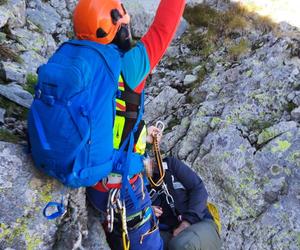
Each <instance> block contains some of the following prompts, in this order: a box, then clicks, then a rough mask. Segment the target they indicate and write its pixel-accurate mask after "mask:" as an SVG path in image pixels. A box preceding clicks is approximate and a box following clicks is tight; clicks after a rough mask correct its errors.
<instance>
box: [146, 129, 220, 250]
mask: <svg viewBox="0 0 300 250" xmlns="http://www.w3.org/2000/svg"><path fill="white" fill-rule="evenodd" d="M148 133H149V134H150V135H153V136H156V135H157V129H154V128H153V127H150V128H149V129H148ZM158 140H160V137H159V138H158ZM156 158H157V157H156ZM157 165H158V164H157V163H154V161H153V173H152V177H150V178H149V182H150V184H151V185H150V186H149V188H148V189H149V193H150V196H151V199H152V206H153V209H154V212H155V215H156V216H157V218H158V219H159V228H160V234H161V236H162V238H163V240H164V249H170V250H183V249H186V250H195V249H197V250H218V249H221V239H220V235H219V233H220V229H221V224H220V218H219V214H218V211H217V209H216V208H215V207H214V205H213V204H211V203H207V198H208V194H207V191H206V188H205V186H204V183H203V181H202V180H201V178H200V177H199V176H198V175H197V174H196V173H195V172H194V171H193V170H192V169H191V168H189V167H188V166H187V165H186V164H184V163H183V162H182V161H180V160H178V159H176V158H174V157H167V158H165V159H164V160H163V162H162V166H163V171H161V170H160V169H159V167H158V166H157ZM162 175H163V176H162ZM162 177H163V181H162V183H160V185H156V184H157V183H156V181H157V180H159V179H162Z"/></svg>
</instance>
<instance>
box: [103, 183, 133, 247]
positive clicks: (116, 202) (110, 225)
mask: <svg viewBox="0 0 300 250" xmlns="http://www.w3.org/2000/svg"><path fill="white" fill-rule="evenodd" d="M106 212H107V217H106V220H107V230H108V232H109V233H112V231H113V229H114V220H115V217H114V213H115V212H116V213H118V214H120V215H121V221H122V241H123V248H124V250H129V248H130V241H129V236H128V230H127V222H126V206H125V201H121V200H120V189H118V188H115V189H111V190H110V191H109V196H108V202H107V209H106Z"/></svg>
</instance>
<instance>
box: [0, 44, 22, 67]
mask: <svg viewBox="0 0 300 250" xmlns="http://www.w3.org/2000/svg"><path fill="white" fill-rule="evenodd" d="M0 58H1V59H2V60H3V59H4V60H11V61H14V62H18V63H22V62H23V60H22V58H21V57H20V56H19V55H18V54H16V53H15V52H14V51H12V50H11V49H10V48H8V47H7V46H5V45H1V44H0Z"/></svg>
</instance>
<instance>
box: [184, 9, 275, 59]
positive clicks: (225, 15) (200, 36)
mask: <svg viewBox="0 0 300 250" xmlns="http://www.w3.org/2000/svg"><path fill="white" fill-rule="evenodd" d="M184 17H185V19H186V20H187V21H188V22H189V23H190V24H191V28H190V30H189V32H187V34H186V35H185V36H184V37H183V42H184V43H185V44H187V46H188V47H189V48H190V49H191V50H192V52H193V54H196V55H201V56H204V57H207V56H209V55H210V54H211V53H212V52H213V51H215V50H216V49H218V48H219V47H220V46H223V45H224V44H223V43H222V42H221V41H224V40H229V41H230V42H229V44H230V43H231V41H232V40H233V37H236V36H241V35H242V34H241V33H243V32H246V31H247V30H249V29H250V28H251V29H255V30H260V31H262V32H263V33H265V32H268V31H271V30H272V29H274V28H275V24H274V23H273V22H272V21H271V20H270V19H269V18H267V17H260V16H258V15H257V14H256V13H253V12H250V11H248V10H247V9H246V8H245V7H243V6H241V5H240V4H231V5H230V7H229V9H228V10H227V11H225V12H218V11H217V10H215V9H213V8H212V7H210V6H209V5H207V4H199V5H196V6H193V7H190V6H188V7H186V9H185V11H184ZM199 28H202V29H203V31H202V30H201V29H199ZM249 46H250V45H249V42H247V41H246V40H242V41H241V42H240V43H239V44H237V45H235V46H233V47H232V48H230V53H231V55H232V56H234V57H238V56H240V55H241V54H243V53H244V52H245V51H246V50H247V49H248V47H249Z"/></svg>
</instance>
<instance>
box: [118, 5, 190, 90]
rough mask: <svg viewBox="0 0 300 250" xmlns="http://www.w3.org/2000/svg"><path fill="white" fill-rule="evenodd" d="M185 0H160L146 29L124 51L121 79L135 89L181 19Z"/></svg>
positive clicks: (156, 61)
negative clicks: (129, 47)
mask: <svg viewBox="0 0 300 250" xmlns="http://www.w3.org/2000/svg"><path fill="white" fill-rule="evenodd" d="M184 6H185V0H161V2H160V5H159V7H158V9H157V12H156V16H155V18H154V21H153V23H152V25H151V26H150V28H149V30H148V32H147V33H146V34H145V35H144V36H143V37H142V39H141V41H140V42H138V44H137V45H136V46H135V47H134V48H132V49H131V50H129V51H128V52H127V53H125V54H124V56H123V59H122V69H121V72H122V74H123V77H124V80H125V81H126V83H127V84H128V86H129V87H130V88H131V89H132V90H134V91H135V92H136V93H141V92H142V90H143V89H144V87H145V80H146V77H147V76H148V74H149V73H150V72H151V70H152V69H153V68H154V67H155V66H156V65H157V63H158V62H159V60H160V59H161V58H162V56H163V55H164V53H165V51H166V49H167V47H168V46H169V44H170V43H171V41H172V38H173V37H174V34H175V32H176V30H177V26H178V24H179V22H180V19H181V16H182V13H183V10H184Z"/></svg>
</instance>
